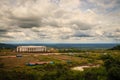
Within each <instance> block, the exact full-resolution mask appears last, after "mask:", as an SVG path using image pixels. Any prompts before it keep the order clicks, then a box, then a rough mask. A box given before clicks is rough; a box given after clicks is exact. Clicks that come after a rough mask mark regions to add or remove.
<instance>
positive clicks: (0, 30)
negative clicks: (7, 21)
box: [0, 29, 8, 33]
mask: <svg viewBox="0 0 120 80" xmlns="http://www.w3.org/2000/svg"><path fill="white" fill-rule="evenodd" d="M7 31H8V30H6V29H5V30H4V29H0V33H3V32H7Z"/></svg>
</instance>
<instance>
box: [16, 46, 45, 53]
mask: <svg viewBox="0 0 120 80" xmlns="http://www.w3.org/2000/svg"><path fill="white" fill-rule="evenodd" d="M16 51H17V52H46V51H47V48H46V46H18V47H17V49H16Z"/></svg>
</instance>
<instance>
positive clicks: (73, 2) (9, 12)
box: [0, 0, 120, 43]
mask: <svg viewBox="0 0 120 80" xmlns="http://www.w3.org/2000/svg"><path fill="white" fill-rule="evenodd" d="M116 41H117V42H120V0H0V42H13V43H14V42H15V43H16V42H18V43H23V42H27V43H29V42H30V43H32V42H33V43H38V42H39V43H66V42H67V43H105V42H107V43H114V42H116Z"/></svg>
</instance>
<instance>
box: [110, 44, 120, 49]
mask: <svg viewBox="0 0 120 80" xmlns="http://www.w3.org/2000/svg"><path fill="white" fill-rule="evenodd" d="M110 50H120V45H117V46H115V47H113V48H111V49H110Z"/></svg>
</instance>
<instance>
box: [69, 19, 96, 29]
mask: <svg viewBox="0 0 120 80" xmlns="http://www.w3.org/2000/svg"><path fill="white" fill-rule="evenodd" d="M70 24H71V25H73V26H74V25H76V26H75V27H73V28H74V29H76V30H79V29H80V30H89V29H92V27H94V26H93V25H90V24H88V23H83V22H80V21H72V22H71V23H70Z"/></svg>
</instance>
